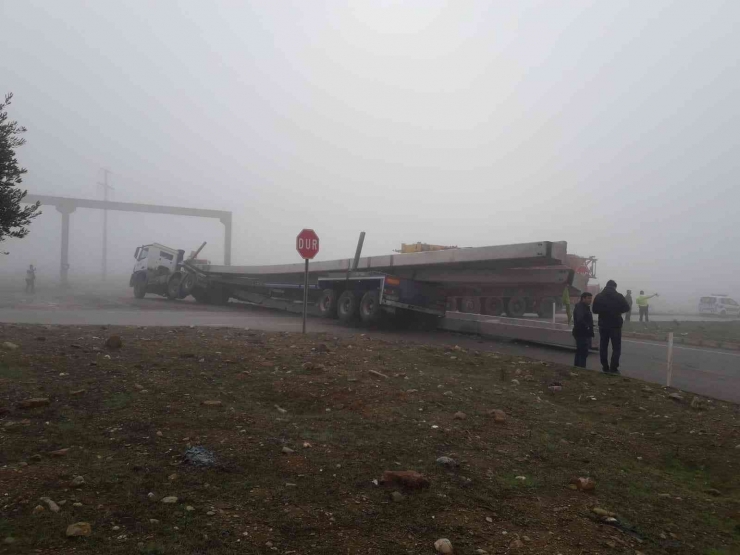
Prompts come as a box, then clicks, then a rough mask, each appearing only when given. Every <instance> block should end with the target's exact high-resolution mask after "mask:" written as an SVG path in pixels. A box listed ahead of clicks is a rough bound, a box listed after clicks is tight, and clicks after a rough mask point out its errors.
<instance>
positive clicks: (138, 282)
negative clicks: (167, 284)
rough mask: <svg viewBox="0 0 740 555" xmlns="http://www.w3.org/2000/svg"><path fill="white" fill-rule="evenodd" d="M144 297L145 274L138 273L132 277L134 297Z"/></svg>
mask: <svg viewBox="0 0 740 555" xmlns="http://www.w3.org/2000/svg"><path fill="white" fill-rule="evenodd" d="M145 295H146V274H144V273H139V274H136V275H135V276H134V297H136V298H137V299H143V298H144V296H145Z"/></svg>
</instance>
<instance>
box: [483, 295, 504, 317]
mask: <svg viewBox="0 0 740 555" xmlns="http://www.w3.org/2000/svg"><path fill="white" fill-rule="evenodd" d="M483 311H484V312H485V313H486V314H488V315H489V316H501V315H502V314H503V313H504V300H503V299H502V298H501V297H486V298H485V299H484V301H483Z"/></svg>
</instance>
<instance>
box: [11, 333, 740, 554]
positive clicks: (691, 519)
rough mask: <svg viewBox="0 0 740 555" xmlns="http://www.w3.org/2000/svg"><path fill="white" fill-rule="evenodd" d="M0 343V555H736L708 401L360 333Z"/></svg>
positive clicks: (730, 462) (734, 490) (733, 442)
mask: <svg viewBox="0 0 740 555" xmlns="http://www.w3.org/2000/svg"><path fill="white" fill-rule="evenodd" d="M112 335H117V336H120V338H121V339H122V347H121V348H108V347H106V346H105V343H106V340H108V339H109V337H110V336H112ZM4 342H12V343H13V344H14V345H15V346H17V348H14V346H13V345H7V344H5V343H4ZM0 344H3V345H2V348H3V351H2V354H0V446H1V447H2V448H1V449H0V492H1V493H2V496H3V497H2V500H0V552H3V553H5V552H7V553H33V552H36V553H51V552H54V553H96V554H99V553H106V554H108V553H110V554H118V553H120V554H130V553H143V554H164V553H173V554H174V553H177V554H206V553H207V554H232V553H234V554H236V553H280V554H285V555H288V554H303V553H324V554H326V553H332V554H334V553H337V554H345V553H346V554H359V553H363V554H365V553H370V554H373V553H374V554H381V553H382V554H396V553H398V554H423V553H434V552H435V550H434V542H435V541H436V540H438V539H440V538H448V539H449V540H450V541H451V542H452V545H453V546H454V549H455V553H457V554H473V553H482V552H483V551H485V552H488V553H501V554H503V553H522V554H541V553H548V554H549V553H551V554H553V555H554V554H557V553H560V554H563V555H566V554H586V553H588V554H611V553H615V554H616V553H623V554H638V553H643V554H659V553H691V554H701V555H730V554H734V553H740V497H739V496H738V494H739V493H740V477H739V476H740V474H738V466H739V465H738V463H737V456H738V453H740V449H737V448H736V446H738V445H739V444H740V428H738V426H739V425H740V421H739V420H738V407H737V406H736V405H732V404H729V403H724V402H718V401H711V400H703V399H702V400H699V399H697V400H696V401H694V398H693V396H691V395H682V398H680V399H672V398H670V397H669V394H671V393H673V392H672V391H666V390H663V389H661V388H658V387H655V386H648V385H646V384H645V383H643V382H639V381H636V380H629V379H625V378H621V377H612V376H604V375H600V374H596V373H592V372H588V371H577V372H576V371H574V370H575V369H573V368H569V367H564V366H558V365H553V364H549V363H543V362H535V361H532V360H528V359H524V358H521V357H512V356H507V355H502V354H495V353H489V352H486V353H481V352H476V351H473V350H463V349H459V348H457V349H456V348H453V347H436V346H421V345H415V344H412V343H408V342H404V341H387V340H378V339H373V338H372V337H371V334H368V335H362V334H357V335H354V336H342V337H341V338H337V337H333V336H331V335H325V334H318V335H308V336H301V335H296V334H269V333H261V332H255V331H248V330H240V329H221V328H177V329H168V328H101V327H95V328H93V327H48V326H46V327H44V326H20V325H3V326H1V327H0ZM32 398H41V399H48V404H46V403H45V402H44V401H38V402H37V403H38V404H40V405H42V406H38V407H36V408H22V406H23V402H24V401H26V400H28V399H32ZM206 402H210V403H206ZM204 403H205V404H204ZM493 410H501V411H503V412H504V413H505V421H504V422H497V421H496V420H497V417H496V415H495V414H492V413H491V411H493ZM457 413H462V414H457ZM499 419H500V417H499ZM192 447H202V448H204V449H206V450H207V451H208V453H212V454H213V455H214V457H215V463H214V464H213V465H211V466H198V465H195V464H189V463H188V461H187V458H186V457H185V454H186V452H188V449H189V448H192ZM64 449H68V451H61V452H59V450H64ZM191 453H192V451H191ZM443 456H444V457H449V458H451V459H454V461H455V462H456V463H458V464H457V465H450V464H449V463H448V465H447V466H444V465H441V464H439V463H438V462H437V459H438V458H439V457H443ZM387 470H393V471H399V470H413V471H417V472H419V473H421V474H423V475H424V476H425V477H426V478H427V480H428V481H429V487H427V488H423V489H410V488H407V487H404V486H403V485H385V484H383V483H381V482H380V480H381V477H382V475H383V473H384V471H387ZM79 477H82V478H81V479H80V478H79ZM577 478H590V479H592V480H593V481H594V482H595V489H594V490H593V491H582V490H579V489H573V488H576V486H575V485H572V484H571V482H572V481H573V480H574V479H577ZM83 481H84V483H81V482H83ZM376 484H377V485H376ZM396 492H397V493H396ZM42 497H48V498H50V499H51V500H53V502H55V503H56V504H57V505H58V506H59V507H58V508H59V511H58V512H53V511H52V510H51V509H50V506H49V504H48V503H47V502H46V501H42V500H41V498H42ZM170 497H176V498H177V499H176V500H175V502H174V503H166V502H165V501H164V500H167V501H172V499H168V498H170ZM38 507H42V508H41V509H39V508H38ZM594 509H598V510H596V511H594ZM612 514H613V516H610V515H612ZM78 522H87V523H89V524H90V525H91V529H92V533H91V535H89V536H88V537H71V538H67V537H66V534H65V531H66V530H67V527H68V526H69V525H70V524H73V523H78ZM480 550H483V551H480Z"/></svg>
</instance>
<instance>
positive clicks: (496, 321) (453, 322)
mask: <svg viewBox="0 0 740 555" xmlns="http://www.w3.org/2000/svg"><path fill="white" fill-rule="evenodd" d="M439 327H440V328H441V329H443V330H447V331H454V332H458V333H469V334H474V335H481V336H483V337H494V338H500V339H516V340H519V341H528V342H531V343H539V344H541V345H552V346H555V347H562V348H566V349H573V350H575V347H576V345H575V340H574V339H573V335H572V334H571V327H570V326H568V325H566V324H553V323H552V322H544V321H542V320H528V319H525V318H501V317H493V316H480V315H477V314H464V313H450V314H448V316H447V317H446V318H444V319H442V321H441V322H440V325H439ZM594 344H596V345H598V333H597V335H596V338H595V340H594Z"/></svg>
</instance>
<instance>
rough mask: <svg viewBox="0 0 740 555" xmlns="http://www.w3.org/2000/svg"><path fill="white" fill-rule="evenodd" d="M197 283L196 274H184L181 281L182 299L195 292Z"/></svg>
mask: <svg viewBox="0 0 740 555" xmlns="http://www.w3.org/2000/svg"><path fill="white" fill-rule="evenodd" d="M196 281H197V279H196V277H195V274H193V273H190V272H184V273H183V274H182V279H181V280H180V298H181V299H184V298H185V297H187V296H188V295H190V294H191V293H192V292H193V289H195V282H196Z"/></svg>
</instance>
